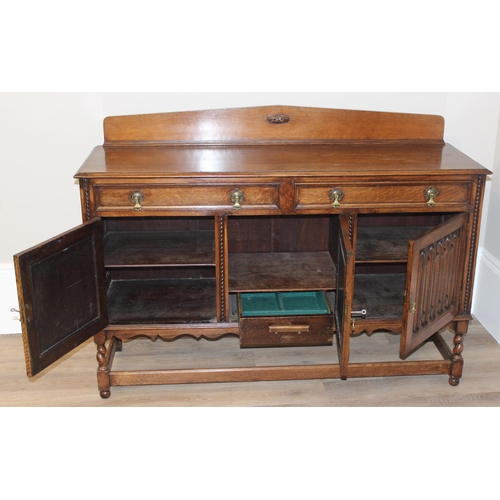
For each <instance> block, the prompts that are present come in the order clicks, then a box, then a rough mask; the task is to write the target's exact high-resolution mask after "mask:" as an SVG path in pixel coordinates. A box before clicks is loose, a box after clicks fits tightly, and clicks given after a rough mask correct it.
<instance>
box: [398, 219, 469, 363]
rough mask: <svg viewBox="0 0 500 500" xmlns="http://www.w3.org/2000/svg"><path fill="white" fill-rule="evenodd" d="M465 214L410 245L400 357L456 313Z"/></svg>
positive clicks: (465, 236)
mask: <svg viewBox="0 0 500 500" xmlns="http://www.w3.org/2000/svg"><path fill="white" fill-rule="evenodd" d="M467 217H468V214H460V215H458V216H455V217H453V218H452V219H450V220H449V221H447V222H445V223H443V224H441V225H440V226H438V227H437V228H435V229H434V230H433V231H432V232H430V233H426V235H424V236H423V237H421V238H419V239H417V240H415V241H411V242H410V254H409V262H408V270H407V287H406V302H405V311H404V316H403V332H402V335H401V356H402V357H406V356H407V355H408V354H409V353H410V352H411V351H413V350H414V349H416V348H417V347H418V346H419V345H421V344H422V343H423V342H425V341H426V340H427V339H428V338H429V337H430V336H432V335H433V334H434V333H436V332H437V331H438V330H439V329H440V328H443V327H444V326H445V325H446V324H447V323H449V322H450V321H452V320H453V318H454V317H455V316H456V315H457V314H458V312H459V306H460V299H461V293H462V282H463V276H464V263H465V252H466V249H465V247H466V243H467V231H466V227H465V225H466V222H467Z"/></svg>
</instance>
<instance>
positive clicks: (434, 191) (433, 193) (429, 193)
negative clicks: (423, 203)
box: [424, 186, 439, 207]
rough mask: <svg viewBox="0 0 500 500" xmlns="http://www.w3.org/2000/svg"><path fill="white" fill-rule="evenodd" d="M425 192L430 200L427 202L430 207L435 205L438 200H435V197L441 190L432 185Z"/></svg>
mask: <svg viewBox="0 0 500 500" xmlns="http://www.w3.org/2000/svg"><path fill="white" fill-rule="evenodd" d="M424 194H425V197H426V198H427V199H428V200H429V201H428V202H427V205H429V207H435V206H436V202H435V201H434V198H435V197H436V196H437V195H438V194H439V191H438V190H437V189H436V188H435V187H434V186H431V187H428V188H427V189H426V190H425V191H424Z"/></svg>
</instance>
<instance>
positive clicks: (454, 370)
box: [448, 321, 469, 386]
mask: <svg viewBox="0 0 500 500" xmlns="http://www.w3.org/2000/svg"><path fill="white" fill-rule="evenodd" d="M468 325H469V322H468V321H460V322H458V323H457V326H456V328H455V337H454V338H453V355H452V358H451V369H450V378H449V380H448V381H449V383H450V385H453V386H457V385H458V384H459V382H460V377H461V376H462V370H463V366H464V360H463V358H462V351H463V350H464V346H463V339H464V335H465V334H466V333H467V328H468Z"/></svg>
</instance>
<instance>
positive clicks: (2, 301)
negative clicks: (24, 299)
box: [0, 264, 21, 335]
mask: <svg viewBox="0 0 500 500" xmlns="http://www.w3.org/2000/svg"><path fill="white" fill-rule="evenodd" d="M0 306H1V307H0V335H1V334H5V333H21V323H20V322H19V319H18V318H19V314H18V313H16V312H11V309H19V305H18V300H17V287H16V274H15V272H14V264H0Z"/></svg>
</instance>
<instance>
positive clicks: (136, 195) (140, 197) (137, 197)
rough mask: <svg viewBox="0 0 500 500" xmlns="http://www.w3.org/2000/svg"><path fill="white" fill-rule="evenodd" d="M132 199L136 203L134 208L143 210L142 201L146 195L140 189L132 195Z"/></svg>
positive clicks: (138, 210)
mask: <svg viewBox="0 0 500 500" xmlns="http://www.w3.org/2000/svg"><path fill="white" fill-rule="evenodd" d="M130 200H131V201H132V203H134V210H136V211H137V212H140V211H141V210H142V206H141V203H142V202H143V200H144V195H143V194H142V193H141V192H140V191H135V192H134V193H132V194H131V195H130Z"/></svg>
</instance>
